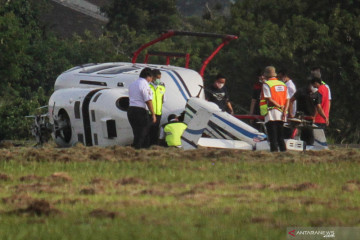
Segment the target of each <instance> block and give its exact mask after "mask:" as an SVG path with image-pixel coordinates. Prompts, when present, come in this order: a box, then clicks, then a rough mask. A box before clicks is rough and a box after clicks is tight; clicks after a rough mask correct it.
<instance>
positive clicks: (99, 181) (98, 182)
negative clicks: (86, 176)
mask: <svg viewBox="0 0 360 240" xmlns="http://www.w3.org/2000/svg"><path fill="white" fill-rule="evenodd" d="M107 183H109V180H107V179H104V178H93V179H91V181H90V184H92V185H104V184H107Z"/></svg>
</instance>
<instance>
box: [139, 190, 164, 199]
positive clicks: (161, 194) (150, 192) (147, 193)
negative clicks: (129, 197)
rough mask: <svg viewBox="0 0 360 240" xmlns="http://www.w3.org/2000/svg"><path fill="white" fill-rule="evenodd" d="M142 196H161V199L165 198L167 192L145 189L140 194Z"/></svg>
mask: <svg viewBox="0 0 360 240" xmlns="http://www.w3.org/2000/svg"><path fill="white" fill-rule="evenodd" d="M139 194H140V195H152V196H159V197H163V196H165V195H166V194H165V192H162V191H159V190H156V189H144V190H142V191H141V192H140V193H139Z"/></svg>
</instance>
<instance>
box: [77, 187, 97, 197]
mask: <svg viewBox="0 0 360 240" xmlns="http://www.w3.org/2000/svg"><path fill="white" fill-rule="evenodd" d="M95 193H96V190H95V189H94V188H90V187H87V188H83V189H81V190H80V194H84V195H95Z"/></svg>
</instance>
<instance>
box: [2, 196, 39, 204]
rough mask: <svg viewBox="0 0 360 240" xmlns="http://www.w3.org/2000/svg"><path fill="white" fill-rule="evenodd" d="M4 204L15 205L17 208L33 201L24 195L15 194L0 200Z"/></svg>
mask: <svg viewBox="0 0 360 240" xmlns="http://www.w3.org/2000/svg"><path fill="white" fill-rule="evenodd" d="M1 200H2V202H3V203H5V204H11V205H15V206H17V207H21V206H26V205H28V204H29V203H30V202H32V201H33V198H32V197H31V196H29V195H26V194H15V195H12V196H10V197H5V198H2V199H1Z"/></svg>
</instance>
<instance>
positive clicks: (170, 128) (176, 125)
mask: <svg viewBox="0 0 360 240" xmlns="http://www.w3.org/2000/svg"><path fill="white" fill-rule="evenodd" d="M186 128H187V125H186V124H185V123H183V122H170V123H168V124H166V125H165V126H164V133H165V141H166V143H167V145H168V146H169V147H176V146H181V136H182V134H183V133H184V131H185V129H186Z"/></svg>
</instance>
